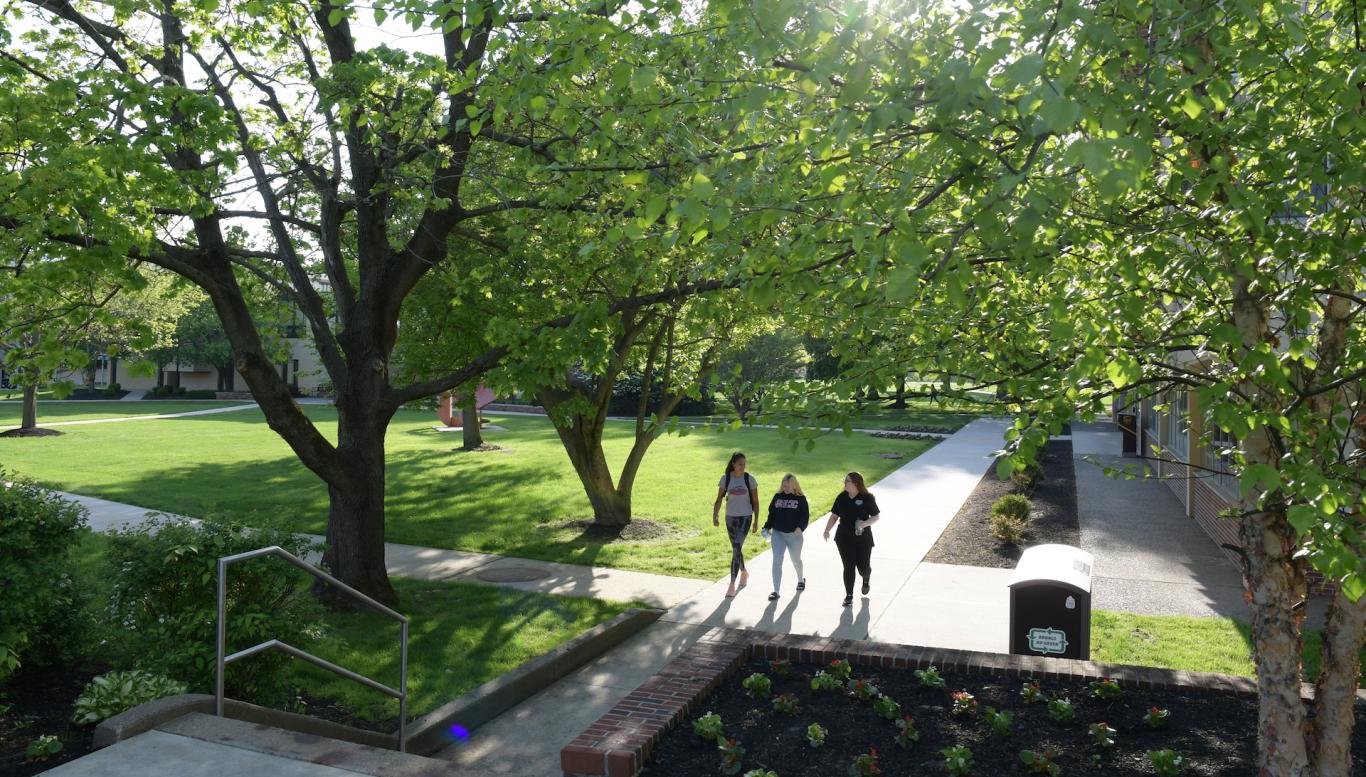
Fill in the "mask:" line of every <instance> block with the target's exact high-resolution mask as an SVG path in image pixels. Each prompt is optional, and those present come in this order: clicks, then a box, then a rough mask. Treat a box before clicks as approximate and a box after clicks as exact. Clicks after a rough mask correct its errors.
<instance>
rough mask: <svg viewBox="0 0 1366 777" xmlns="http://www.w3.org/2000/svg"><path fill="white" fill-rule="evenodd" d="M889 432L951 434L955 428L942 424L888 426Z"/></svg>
mask: <svg viewBox="0 0 1366 777" xmlns="http://www.w3.org/2000/svg"><path fill="white" fill-rule="evenodd" d="M887 431H889V432H929V433H930V434H953V433H954V432H955V431H957V430H956V429H948V428H945V427H943V426H925V425H923V424H922V425H920V426H889V427H887Z"/></svg>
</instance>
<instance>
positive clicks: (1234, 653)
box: [1091, 611, 1366, 682]
mask: <svg viewBox="0 0 1366 777" xmlns="http://www.w3.org/2000/svg"><path fill="white" fill-rule="evenodd" d="M1320 644H1321V636H1320V633H1319V632H1318V631H1316V630H1314V629H1305V630H1304V679H1305V680H1306V681H1307V682H1313V681H1314V680H1315V679H1317V678H1318V675H1319V646H1320ZM1362 654H1363V655H1362V657H1363V669H1364V670H1366V650H1363V651H1362ZM1091 660H1092V661H1097V662H1101V663H1108V664H1136V665H1139V666H1160V667H1166V668H1168V669H1186V670H1190V671H1196V672H1218V673H1220V674H1232V675H1243V676H1245V677H1252V676H1253V675H1255V674H1256V671H1255V669H1254V665H1253V663H1252V629H1251V627H1250V626H1249V625H1248V624H1246V623H1243V622H1242V621H1237V620H1233V619H1231V618H1186V617H1177V616H1157V615H1130V614H1128V613H1122V612H1101V611H1096V612H1093V613H1091ZM1362 680H1363V682H1366V676H1363V678H1362Z"/></svg>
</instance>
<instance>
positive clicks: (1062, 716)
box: [1048, 696, 1077, 726]
mask: <svg viewBox="0 0 1366 777" xmlns="http://www.w3.org/2000/svg"><path fill="white" fill-rule="evenodd" d="M1048 717H1049V719H1050V720H1052V721H1053V722H1054V723H1058V724H1060V725H1064V726H1065V725H1067V724H1068V723H1071V722H1072V721H1074V720H1076V719H1077V708H1076V706H1074V705H1073V704H1072V700H1071V699H1064V698H1061V697H1056V696H1055V697H1054V698H1052V699H1049V700H1048Z"/></svg>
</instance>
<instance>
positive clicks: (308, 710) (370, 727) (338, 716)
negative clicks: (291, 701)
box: [291, 692, 398, 734]
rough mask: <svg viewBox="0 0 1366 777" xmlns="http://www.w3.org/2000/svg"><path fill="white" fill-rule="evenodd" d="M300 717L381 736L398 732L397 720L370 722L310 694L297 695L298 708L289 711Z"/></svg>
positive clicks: (345, 707)
mask: <svg viewBox="0 0 1366 777" xmlns="http://www.w3.org/2000/svg"><path fill="white" fill-rule="evenodd" d="M291 712H296V713H298V714H300V715H307V716H309V717H311V718H319V719H322V720H330V721H332V722H333V723H340V724H342V725H344V726H350V727H352V728H358V729H361V730H363V731H378V732H379V733H381V734H392V733H394V732H395V731H397V730H398V718H397V717H393V718H390V719H388V720H380V721H375V720H370V719H369V718H362V717H359V716H357V715H356V714H355V713H353V712H352V710H351V708H349V707H347V706H346V705H344V704H342V703H341V702H338V701H335V700H333V699H322V698H319V697H317V696H313V695H311V694H307V693H303V692H300V693H299V708H298V709H295V710H291Z"/></svg>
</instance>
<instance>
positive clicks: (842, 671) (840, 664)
mask: <svg viewBox="0 0 1366 777" xmlns="http://www.w3.org/2000/svg"><path fill="white" fill-rule="evenodd" d="M830 674H832V675H834V676H835V677H836V678H838V679H839V680H840V682H843V681H845V680H848V679H849V678H850V677H851V676H853V674H854V667H852V666H850V665H849V662H848V661H845V660H844V659H842V658H837V659H835V660H834V661H831V662H830Z"/></svg>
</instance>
